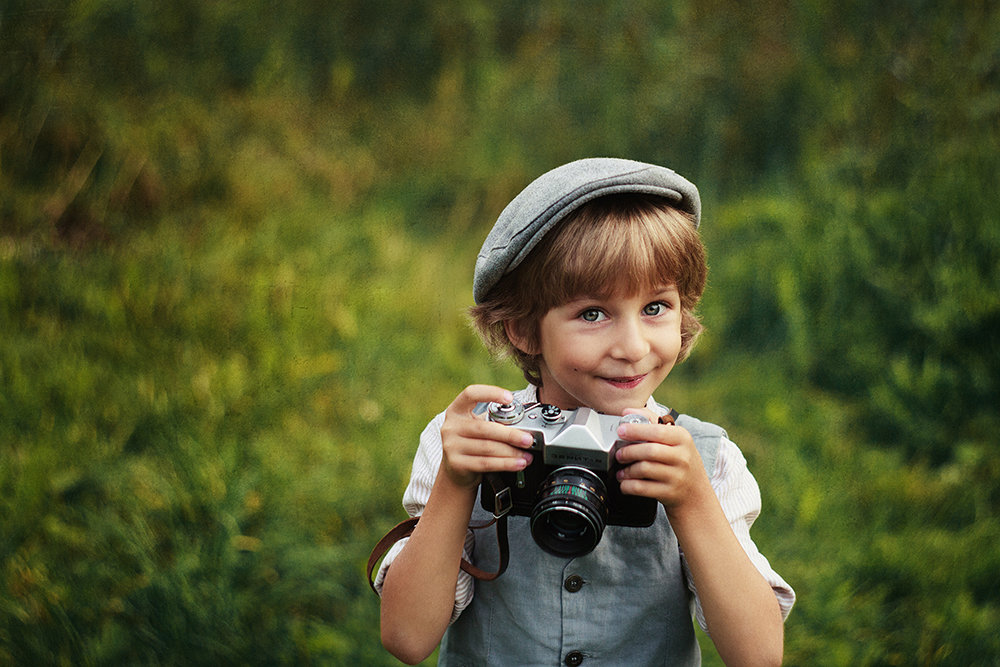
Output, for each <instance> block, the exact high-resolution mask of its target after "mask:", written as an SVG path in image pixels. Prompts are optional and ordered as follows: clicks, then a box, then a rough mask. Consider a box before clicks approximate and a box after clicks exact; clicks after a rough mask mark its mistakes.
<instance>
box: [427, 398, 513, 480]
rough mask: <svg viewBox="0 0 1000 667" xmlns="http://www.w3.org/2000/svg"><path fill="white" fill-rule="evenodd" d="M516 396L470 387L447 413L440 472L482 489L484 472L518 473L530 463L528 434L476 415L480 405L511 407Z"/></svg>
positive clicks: (442, 429)
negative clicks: (502, 404)
mask: <svg viewBox="0 0 1000 667" xmlns="http://www.w3.org/2000/svg"><path fill="white" fill-rule="evenodd" d="M513 400H514V395H513V394H511V393H510V392H509V391H507V390H506V389H502V388H500V387H493V386H489V385H471V386H469V387H466V388H465V389H464V390H463V391H462V393H460V394H459V395H458V396H457V397H456V398H455V400H454V401H452V403H451V405H449V406H448V409H447V410H445V417H444V425H442V427H441V443H442V449H443V456H442V459H441V468H442V470H444V472H445V473H446V474H447V475H448V478H449V479H450V480H451V481H452V482H453V483H454V484H456V485H457V486H461V487H465V488H475V487H477V486H479V481H480V478H481V477H482V474H483V473H484V472H503V471H510V472H516V471H518V470H523V469H524V468H525V467H527V465H528V464H529V463H531V453H530V452H528V451H525V450H526V449H529V448H530V447H531V443H532V441H533V440H532V437H531V435H530V434H529V433H525V432H524V431H521V430H518V429H516V428H511V427H510V426H505V425H503V424H497V423H495V422H491V421H489V420H488V419H487V417H486V415H485V414H481V415H477V414H475V413H473V410H474V409H475V407H476V405H478V404H479V403H488V402H497V403H510V402H511V401H513Z"/></svg>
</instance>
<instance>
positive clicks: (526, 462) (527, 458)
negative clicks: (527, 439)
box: [521, 454, 531, 468]
mask: <svg viewBox="0 0 1000 667" xmlns="http://www.w3.org/2000/svg"><path fill="white" fill-rule="evenodd" d="M530 465H531V454H525V455H523V456H522V457H521V468H527V467H528V466H530Z"/></svg>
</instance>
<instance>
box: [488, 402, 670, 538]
mask: <svg viewBox="0 0 1000 667" xmlns="http://www.w3.org/2000/svg"><path fill="white" fill-rule="evenodd" d="M480 409H481V410H485V411H486V413H487V416H488V418H489V420H490V421H493V422H497V423H500V424H505V425H509V426H512V427H514V428H518V429H520V430H522V431H525V432H527V433H530V434H531V435H532V437H533V438H534V443H533V444H532V446H531V448H530V449H529V450H528V451H531V452H532V453H533V454H534V456H533V459H532V462H531V464H530V465H528V466H527V467H526V468H525V469H524V470H522V471H520V472H516V473H513V472H504V473H499V474H498V477H499V479H500V484H499V487H500V488H492V486H493V485H492V484H489V483H487V482H485V481H484V482H483V484H482V485H481V489H480V504H481V505H482V507H483V509H485V510H487V511H490V512H493V514H494V515H495V516H501V515H502V514H505V513H508V512H509V513H511V514H514V515H518V516H528V517H531V532H532V535H533V536H534V538H535V541H536V542H537V543H538V545H539V546H540V547H542V548H543V549H545V550H546V551H549V552H550V553H553V554H556V555H559V556H579V555H583V554H585V553H589V552H590V551H591V550H592V549H593V548H594V547H596V546H597V544H598V542H599V541H600V539H601V534H602V533H603V530H604V527H605V526H606V525H613V526H635V527H644V526H649V525H652V523H653V521H655V519H656V513H657V502H656V501H655V500H654V499H652V498H645V497H641V496H631V495H625V494H623V493H622V492H621V486H620V484H619V483H618V478H617V476H616V475H617V472H618V470H619V469H621V467H622V466H621V465H620V464H619V463H618V462H617V461H616V460H615V453H616V452H617V451H618V449H620V448H621V447H622V446H624V445H626V444H628V441H624V440H621V439H620V438H619V437H618V433H617V431H618V426H619V425H620V424H621V423H623V422H643V423H648V420H647V419H646V418H645V417H643V416H641V415H626V416H625V417H618V416H614V415H605V414H601V413H598V412H596V411H594V410H591V409H589V408H578V409H576V410H561V409H559V408H557V407H555V406H553V405H546V404H539V403H532V404H527V405H522V404H520V403H518V402H517V401H515V402H513V403H511V404H506V405H504V404H499V403H489V404H486V405H484V406H480Z"/></svg>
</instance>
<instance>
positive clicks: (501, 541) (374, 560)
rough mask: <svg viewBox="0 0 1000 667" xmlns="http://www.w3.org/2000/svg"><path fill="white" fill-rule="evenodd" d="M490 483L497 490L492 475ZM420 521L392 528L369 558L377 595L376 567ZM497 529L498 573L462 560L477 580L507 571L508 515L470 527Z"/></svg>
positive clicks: (411, 520) (413, 519) (410, 521)
mask: <svg viewBox="0 0 1000 667" xmlns="http://www.w3.org/2000/svg"><path fill="white" fill-rule="evenodd" d="M488 477H490V479H489V482H490V484H491V485H492V486H494V488H496V486H495V484H496V478H495V477H493V476H492V475H490V476H488ZM419 520H420V517H419V516H415V517H410V518H409V519H406V520H405V521H400V522H399V523H398V524H396V525H395V527H393V528H392V530H390V531H389V532H388V533H386V534H385V536H384V537H383V538H382V539H381V540H379V541H378V543H377V544H376V545H375V548H374V549H372V552H371V555H369V556H368V585H369V586H371V589H372V590H373V591H375V593H376V595H377V594H378V591H376V590H375V580H374V579H373V578H372V573H373V572H374V571H375V566H376V565H377V564H378V562H379V561H380V560H382V557H383V556H385V554H386V552H387V551H389V549H391V548H392V545H394V544H395V543H396V542H398V541H400V540H401V539H403V538H406V537H409V536H410V535H411V534H412V533H413V530H414V529H415V528H416V527H417V522H418V521H419ZM494 524H495V525H496V527H497V546H498V547H499V550H500V564H499V568H498V569H497V571H496V572H486V571H485V570H481V569H480V568H478V567H476V566H475V565H473V564H472V563H470V562H469V561H467V560H465V559H464V558H463V559H462V563H461V565H460V567H461V568H462V570H464V571H465V572H468V573H469V574H471V575H472V576H473V577H475V578H476V579H481V580H483V581H492V580H494V579H496V578H497V577H499V576H500V575H501V574H503V573H504V571H505V570H506V569H507V562H508V561H509V560H510V546H509V544H508V542H507V514H506V513H504V514H503V515H502V516H499V517H494V518H493V519H492V520H490V521H487V522H486V523H480V524H472V525H470V526H469V529H470V530H482V529H483V528H489V527H490V526H492V525H494Z"/></svg>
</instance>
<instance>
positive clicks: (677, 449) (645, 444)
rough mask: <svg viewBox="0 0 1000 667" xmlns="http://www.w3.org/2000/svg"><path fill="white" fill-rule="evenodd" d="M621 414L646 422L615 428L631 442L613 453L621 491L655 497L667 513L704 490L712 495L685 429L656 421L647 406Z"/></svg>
mask: <svg viewBox="0 0 1000 667" xmlns="http://www.w3.org/2000/svg"><path fill="white" fill-rule="evenodd" d="M625 414H639V415H642V416H644V417H646V418H647V419H649V420H650V423H649V424H623V425H621V426H619V427H618V435H619V437H621V438H622V439H623V440H630V441H633V442H634V444H629V445H626V446H624V447H622V448H621V449H620V450H618V453H617V459H618V462H619V463H621V464H622V465H623V466H625V467H624V468H623V469H622V470H620V471H619V472H618V480H619V481H620V482H621V489H622V493H627V494H630V495H636V496H645V497H648V498H655V499H656V500H658V501H659V502H660V503H662V505H663V507H664V509H665V510H666V511H667V514H672V513H673V512H675V511H677V510H679V509H680V508H681V507H682V506H683V505H685V504H687V503H690V502H698V499H700V498H702V497H703V495H702V494H704V493H705V492H706V491H707V492H708V493H709V494H711V495H713V496H714V492H713V491H712V487H711V483H710V482H709V480H708V474H707V473H706V472H705V467H704V466H703V465H702V461H701V455H700V454H698V450H697V449H696V448H695V446H694V440H693V439H692V438H691V434H690V433H689V432H688V431H687V429H685V428H683V427H681V426H677V425H674V424H660V423H658V417H657V415H655V414H653V412H652V411H650V410H647V409H629V410H626V411H625Z"/></svg>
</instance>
